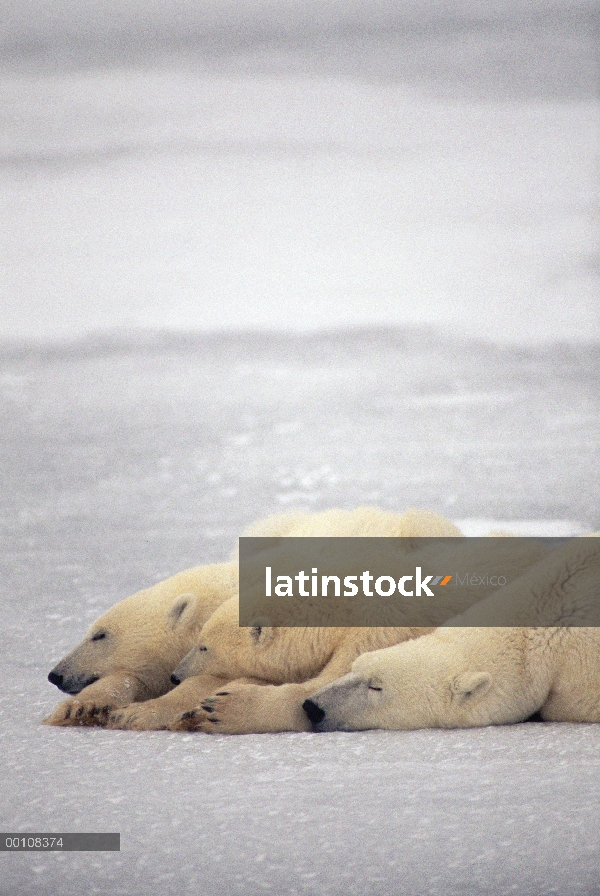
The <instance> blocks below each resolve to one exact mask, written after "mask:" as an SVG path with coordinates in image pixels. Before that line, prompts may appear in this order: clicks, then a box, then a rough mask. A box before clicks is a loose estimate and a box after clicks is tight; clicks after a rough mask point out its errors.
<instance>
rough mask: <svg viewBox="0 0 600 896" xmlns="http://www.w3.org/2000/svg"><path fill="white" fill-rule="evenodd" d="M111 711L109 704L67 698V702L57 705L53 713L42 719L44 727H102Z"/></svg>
mask: <svg viewBox="0 0 600 896" xmlns="http://www.w3.org/2000/svg"><path fill="white" fill-rule="evenodd" d="M111 709H112V706H111V705H109V704H105V705H100V704H98V703H97V702H96V701H88V700H80V699H78V698H77V697H69V699H68V700H63V702H62V703H59V704H58V706H57V707H56V709H55V710H54V712H53V713H51V715H49V716H48V717H47V718H46V719H44V725H59V726H63V727H66V726H69V725H86V726H99V727H104V726H105V725H106V722H107V719H108V714H109V712H110V710H111Z"/></svg>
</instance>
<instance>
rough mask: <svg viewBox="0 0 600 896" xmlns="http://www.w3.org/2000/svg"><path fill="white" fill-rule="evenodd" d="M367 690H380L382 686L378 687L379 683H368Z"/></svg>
mask: <svg viewBox="0 0 600 896" xmlns="http://www.w3.org/2000/svg"><path fill="white" fill-rule="evenodd" d="M369 690H370V691H382V690H383V688H382V687H379V685H377V684H370V685H369Z"/></svg>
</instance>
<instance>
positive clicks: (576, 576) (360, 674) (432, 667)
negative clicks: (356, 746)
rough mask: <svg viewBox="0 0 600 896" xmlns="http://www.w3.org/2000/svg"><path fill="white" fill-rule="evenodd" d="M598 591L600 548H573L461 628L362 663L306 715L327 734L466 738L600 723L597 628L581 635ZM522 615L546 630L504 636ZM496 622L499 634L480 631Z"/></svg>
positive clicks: (596, 608)
mask: <svg viewBox="0 0 600 896" xmlns="http://www.w3.org/2000/svg"><path fill="white" fill-rule="evenodd" d="M599 582H600V543H599V542H598V541H597V540H596V539H586V540H583V541H582V540H579V539H575V540H573V541H571V542H569V543H568V544H567V545H566V546H564V547H561V548H559V549H557V550H555V551H553V552H552V554H551V555H549V557H548V558H546V559H545V560H544V561H542V562H540V563H538V564H536V565H535V566H534V567H532V568H531V569H530V570H529V571H528V572H527V573H526V574H524V575H523V576H521V578H520V579H519V580H517V581H516V582H515V583H513V584H512V585H511V586H508V587H507V588H506V589H504V591H503V593H502V595H500V594H498V595H497V596H492V597H490V598H488V599H487V600H486V601H484V602H483V603H482V604H479V605H477V606H474V607H472V608H471V609H470V610H468V611H467V612H465V613H464V614H462V615H461V616H459V617H458V618H457V619H456V623H457V624H458V625H460V626H463V627H457V628H453V627H448V628H440V629H438V630H437V631H435V632H433V633H431V634H428V635H426V636H425V637H423V638H420V639H418V640H417V641H411V642H410V643H407V644H399V645H397V646H395V647H389V648H387V649H383V650H378V651H375V652H373V653H365V654H364V655H362V656H360V657H359V658H358V659H357V660H356V661H355V662H354V664H353V666H352V669H351V671H350V672H349V674H346V675H344V676H343V677H342V678H340V679H339V680H338V681H335V682H333V683H332V684H330V685H328V686H326V687H324V688H323V689H321V690H319V691H317V692H316V693H314V694H313V695H312V697H311V698H310V700H309V701H307V703H306V704H305V709H306V711H307V713H308V714H309V715H310V717H311V719H312V721H313V723H314V726H315V728H316V729H317V730H323V731H333V730H345V731H354V730H359V729H366V728H388V729H414V728H432V727H441V728H462V727H464V728H467V727H473V726H479V725H498V724H507V723H511V722H519V721H522V720H524V719H526V718H528V717H529V716H530V715H532V714H534V713H539V714H540V715H541V717H542V719H546V720H551V721H561V722H600V628H598V627H594V628H591V627H580V626H581V620H582V619H583V620H585V621H586V622H587V623H588V625H589V624H590V623H592V622H593V623H594V624H595V625H596V626H598V625H600V593H599V585H598V583H599ZM518 613H521V614H522V618H523V621H524V622H526V623H528V624H529V626H531V622H532V621H535V620H536V618H537V619H538V620H539V622H540V625H539V626H538V627H535V628H532V627H525V626H524V627H519V628H515V627H505V626H502V623H503V622H506V621H508V620H510V621H511V622H514V621H515V619H516V620H518V618H519V617H518V615H517V614H518ZM542 614H543V615H542ZM583 614H585V615H583ZM594 614H595V615H594ZM492 618H493V619H494V620H495V621H496V622H497V623H498V626H499V627H497V628H482V627H478V623H480V621H482V620H485V621H486V622H489V620H490V619H492ZM549 618H550V619H551V621H553V622H554V623H555V625H554V626H553V627H548V619H549ZM578 622H579V627H578ZM467 626H469V627H467ZM569 626H570V627H569Z"/></svg>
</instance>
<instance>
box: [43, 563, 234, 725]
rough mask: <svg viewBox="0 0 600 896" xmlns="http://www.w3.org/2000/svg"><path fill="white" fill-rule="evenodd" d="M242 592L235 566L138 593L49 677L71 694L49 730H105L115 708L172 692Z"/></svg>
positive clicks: (189, 574) (186, 575)
mask: <svg viewBox="0 0 600 896" xmlns="http://www.w3.org/2000/svg"><path fill="white" fill-rule="evenodd" d="M236 591H237V564H235V563H221V564H212V565H208V566H199V567H196V568H194V569H188V570H186V571H185V572H181V573H178V575H175V576H172V577H171V578H169V579H166V580H165V581H163V582H159V583H158V585H154V586H153V587H152V588H147V589H145V590H144V591H138V592H137V593H136V594H132V595H131V597H126V598H125V599H124V600H122V601H119V603H117V604H115V605H114V606H113V607H111V608H110V609H109V610H108V611H107V612H106V613H104V615H102V616H101V617H100V618H99V619H97V620H96V622H94V623H93V625H91V626H90V628H89V629H88V632H87V634H86V636H85V638H84V639H83V641H82V642H81V644H79V645H78V646H77V647H76V648H75V649H74V650H72V651H71V653H69V654H68V655H67V656H66V657H64V659H62V660H61V661H60V662H59V663H57V665H56V666H55V667H54V669H53V670H52V671H51V673H50V675H49V678H50V680H51V681H52V682H53V683H54V684H56V685H57V686H58V687H59V688H60V690H62V691H65V692H66V693H67V694H71V695H73V696H71V697H69V699H68V700H65V701H63V702H62V703H60V704H59V705H58V706H57V708H56V709H55V710H54V712H53V713H52V715H50V716H49V717H48V718H47V719H45V723H46V724H48V725H84V724H88V725H89V724H102V723H104V722H105V721H106V718H107V716H108V713H109V711H110V710H111V709H114V708H115V707H121V706H125V705H127V704H129V703H133V702H134V701H140V700H148V699H150V698H155V697H158V696H160V695H162V694H165V693H166V692H167V691H168V690H170V688H171V687H172V683H171V680H170V676H171V672H172V671H173V669H174V668H175V666H176V665H177V664H178V662H179V661H180V660H181V658H182V657H184V656H185V655H186V653H187V652H188V651H189V650H190V648H191V647H192V646H193V645H194V643H195V642H196V641H197V639H198V635H199V633H200V630H201V628H202V626H203V624H204V623H205V622H206V620H207V619H208V618H209V616H210V615H211V614H212V613H213V611H214V610H215V609H216V608H217V607H218V606H219V605H220V604H221V603H222V602H223V601H224V600H225V599H226V598H227V597H228V596H229V595H231V594H232V593H235V592H236Z"/></svg>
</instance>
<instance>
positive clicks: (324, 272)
mask: <svg viewBox="0 0 600 896" xmlns="http://www.w3.org/2000/svg"><path fill="white" fill-rule="evenodd" d="M36 6H37V7H38V9H37V11H36V14H35V15H34V14H33V12H32V11H31V10H30V15H29V20H27V12H28V9H29V7H28V5H22V4H19V9H16V10H15V5H14V4H10V10H9V12H10V14H9V16H8V17H7V18H8V21H7V23H6V31H5V32H4V33H5V38H4V40H5V42H8V49H7V51H6V58H5V62H4V65H1V64H0V121H1V124H2V127H1V128H0V203H1V205H0V209H1V212H0V220H1V221H2V233H1V236H2V243H3V249H2V252H3V257H4V268H3V270H2V274H1V278H0V296H1V298H2V305H3V313H2V316H1V318H0V337H4V338H10V337H24V338H30V337H33V338H35V339H38V340H44V339H47V338H63V337H78V336H81V335H82V334H84V333H86V332H89V331H92V330H97V329H105V328H110V327H113V326H128V327H148V328H162V327H165V326H168V327H169V328H171V329H174V330H179V331H187V330H215V329H217V330H222V329H246V328H255V329H264V328H271V329H278V330H281V329H295V330H318V329H322V328H323V327H326V328H338V327H344V326H365V325H368V326H373V325H376V326H393V325H407V324H409V325H414V324H427V325H434V326H437V327H444V328H445V329H446V330H447V331H448V332H449V334H451V336H452V337H454V338H455V337H456V334H460V335H461V336H471V337H473V336H485V337H486V338H490V339H492V340H493V341H504V342H512V343H514V342H538V341H540V340H545V341H547V342H551V341H552V340H553V339H555V338H557V337H558V338H561V339H567V340H576V341H579V342H581V341H583V342H590V341H591V342H594V341H597V340H598V338H599V336H600V318H599V314H598V302H597V296H598V285H599V284H598V257H597V203H598V190H597V146H598V140H599V136H600V104H599V102H598V96H597V91H596V84H597V61H596V53H595V42H594V29H593V17H592V13H593V10H592V8H591V7H588V6H587V5H586V4H585V3H581V4H579V5H578V6H575V7H574V6H573V4H570V3H562V4H560V5H559V4H556V3H548V2H546V0H544V2H540V3H537V4H535V8H533V6H534V5H532V4H530V5H529V9H528V6H527V4H523V3H511V4H509V3H504V5H503V6H504V8H503V9H502V12H501V13H499V11H498V4H493V3H492V4H490V3H486V4H472V3H464V2H462V3H453V4H452V5H451V6H450V5H444V4H427V3H422V2H421V3H420V4H419V3H414V4H410V6H407V8H406V9H405V10H404V12H402V11H401V7H403V6H404V4H394V3H389V2H387V3H386V2H374V3H370V4H367V5H363V6H362V8H361V4H359V3H352V6H351V9H346V13H345V14H342V12H341V9H342V8H343V7H344V6H345V4H344V5H340V4H335V3H334V4H332V3H327V2H325V3H319V4H307V3H306V2H305V0H303V2H302V3H293V4H289V3H286V4H285V15H282V9H283V6H282V5H281V4H279V3H269V4H265V3H262V4H252V3H250V4H247V3H246V4H240V5H239V9H238V10H237V12H236V10H235V6H234V5H227V7H224V8H223V9H222V11H221V29H220V30H217V31H214V30H211V29H214V27H216V26H215V22H214V21H213V20H214V19H215V18H218V16H216V13H215V8H216V7H215V4H211V3H203V4H198V10H197V12H196V15H197V17H198V18H197V21H196V20H194V21H195V25H194V24H193V23H191V24H190V25H189V30H188V32H186V21H188V19H189V16H192V18H193V12H192V10H191V8H190V4H187V5H186V6H185V8H182V7H181V4H179V3H178V4H177V13H176V14H173V15H171V16H169V15H168V12H167V10H166V9H165V10H164V11H163V16H162V17H161V16H159V9H160V6H161V4H152V5H149V7H148V9H147V10H146V12H145V13H143V11H141V10H140V9H139V8H138V7H136V6H135V5H131V4H129V3H128V4H125V5H123V9H122V10H120V11H119V9H118V8H117V7H118V4H117V5H115V4H114V3H111V4H106V3H102V2H99V3H96V4H94V5H91V6H89V8H88V11H87V16H86V14H85V13H84V10H83V8H81V9H80V10H79V13H78V15H76V14H75V12H74V10H73V4H64V3H52V4H51V5H49V4H48V3H47V2H46V3H44V2H38V3H36ZM162 6H164V7H166V6H167V4H162ZM436 7H437V9H436ZM69 10H70V16H71V20H72V21H70V24H69V21H68V20H69ZM253 10H254V12H253ZM1 11H2V10H1V7H0V14H1ZM136 11H137V14H138V15H140V16H142V21H141V22H140V23H139V28H138V31H133V32H132V31H131V29H132V20H135V15H136ZM253 15H254V16H255V18H254V19H253V18H252V16H253ZM311 15H312V16H316V23H317V24H315V22H313V23H312V25H311ZM90 16H91V20H92V21H93V22H94V23H95V29H96V30H95V31H91V32H90V27H91V26H90V21H89V17H90ZM146 16H147V17H148V21H146ZM157 16H159V18H158V19H157ZM236 16H237V18H236ZM482 17H483V21H482ZM165 18H167V19H170V21H169V24H168V26H167V24H166V23H165V21H164V19H165ZM48 19H50V20H51V22H52V27H50V24H49V22H48ZM229 19H231V20H232V21H231V25H230V26H229V25H228V20H229ZM61 21H62V23H63V24H62V27H61ZM119 22H121V26H122V27H123V29H125V30H124V32H123V33H122V34H119V32H118V31H117V30H115V29H116V28H118V25H119ZM44 23H46V24H45V25H44ZM153 23H154V25H153ZM160 23H162V27H163V29H164V33H162V41H161V32H160ZM44 27H46V28H47V29H49V33H50V34H51V35H53V37H52V41H53V42H51V49H50V50H49V49H45V48H46V43H45V42H44V41H45V40H46V41H48V40H50V37H48V34H46V37H45V38H43V37H42V36H41V35H40V29H42V30H43V28H44ZM153 27H156V28H158V29H159V30H158V33H155V31H153V30H152V28H153ZM78 28H79V30H77V29H78ZM315 28H316V30H315ZM73 29H75V30H73ZM111 29H112V30H111ZM173 29H174V30H173ZM0 33H2V29H1V28H0ZM186 33H187V38H185V35H186ZM11 34H12V35H13V37H12V43H11V40H10V39H9V35H11ZM94 35H95V38H94ZM144 36H145V37H144ZM142 38H144V39H145V41H146V43H145V44H144V45H143V47H138V49H137V50H136V46H137V44H136V40H138V41H139V40H141V39H142ZM86 41H87V43H86ZM1 46H2V44H1V42H0V48H1ZM19 47H20V48H21V50H20V51H19ZM36 47H37V50H36ZM69 48H70V51H71V55H70V52H69ZM144 48H145V49H144ZM140 52H141V54H142V55H141V56H140ZM19 53H20V55H19ZM72 54H74V58H73V55H72ZM114 54H117V57H118V58H117V59H116V60H115V59H114V58H113V56H114ZM11 60H12V62H11Z"/></svg>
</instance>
